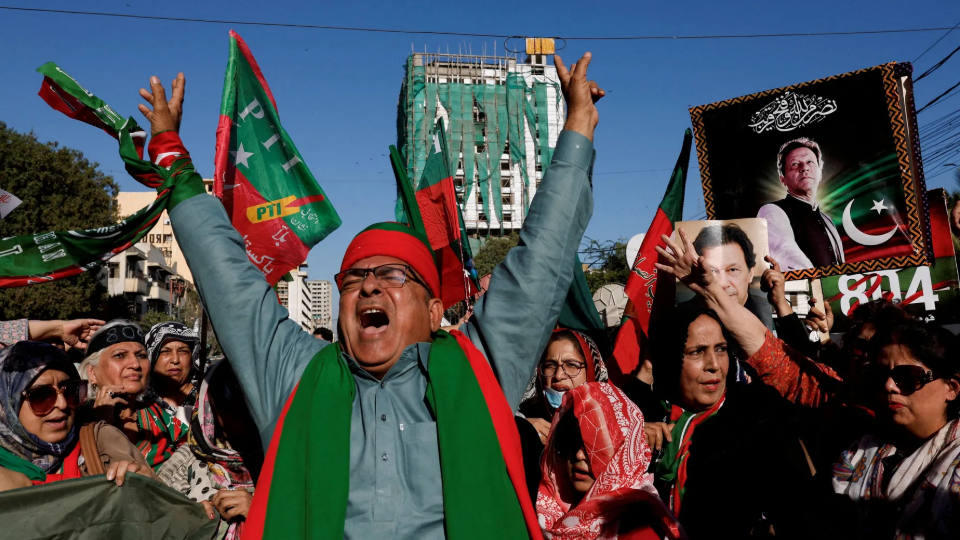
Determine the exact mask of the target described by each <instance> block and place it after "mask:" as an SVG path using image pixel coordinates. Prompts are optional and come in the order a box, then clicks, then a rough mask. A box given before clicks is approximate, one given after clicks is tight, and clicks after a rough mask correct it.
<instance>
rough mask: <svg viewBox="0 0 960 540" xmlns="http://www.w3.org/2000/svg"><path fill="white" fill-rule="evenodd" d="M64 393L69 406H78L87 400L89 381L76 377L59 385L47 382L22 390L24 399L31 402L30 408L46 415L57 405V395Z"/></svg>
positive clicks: (34, 412) (38, 413) (39, 414)
mask: <svg viewBox="0 0 960 540" xmlns="http://www.w3.org/2000/svg"><path fill="white" fill-rule="evenodd" d="M61 394H62V395H63V399H64V400H66V402H67V406H68V407H70V408H73V409H75V408H77V407H79V406H80V404H81V403H83V402H84V401H86V400H87V381H82V380H79V379H74V380H72V381H66V382H64V383H61V384H60V385H59V386H54V385H52V384H45V385H43V386H34V387H33V388H28V389H26V390H24V391H23V392H22V395H23V397H24V399H26V400H27V403H29V404H30V410H32V411H33V414H35V415H37V416H45V415H47V414H49V413H50V411H52V410H53V408H54V407H56V405H57V396H58V395H61Z"/></svg>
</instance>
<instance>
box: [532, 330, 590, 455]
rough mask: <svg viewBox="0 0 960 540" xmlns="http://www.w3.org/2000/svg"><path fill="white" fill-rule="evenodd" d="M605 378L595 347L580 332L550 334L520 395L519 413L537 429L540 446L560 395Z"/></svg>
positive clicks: (556, 331)
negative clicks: (534, 373) (528, 381)
mask: <svg viewBox="0 0 960 540" xmlns="http://www.w3.org/2000/svg"><path fill="white" fill-rule="evenodd" d="M607 378H608V377H607V367H606V366H605V365H604V363H603V358H602V357H601V356H600V350H599V349H598V348H597V344H596V343H595V342H594V341H593V340H592V339H590V337H589V336H587V335H586V334H584V333H582V332H578V331H576V330H570V329H567V328H558V329H557V330H554V331H553V334H551V335H550V340H549V341H547V346H546V348H545V349H544V350H543V356H541V357H540V363H539V364H538V365H537V373H536V375H534V377H533V380H532V381H531V382H530V386H528V387H527V390H526V392H524V394H523V399H522V400H521V402H520V414H521V415H522V416H524V417H525V418H526V419H527V421H528V422H529V423H530V424H532V425H533V427H534V428H535V429H536V430H537V433H538V434H539V436H540V441H541V443H543V442H545V441H546V440H547V433H548V432H549V431H550V422H551V420H553V413H554V411H556V410H557V408H559V407H560V403H561V401H562V400H563V394H564V393H566V392H568V391H570V390H573V389H574V388H576V387H578V386H580V385H581V384H585V383H589V382H606V381H607Z"/></svg>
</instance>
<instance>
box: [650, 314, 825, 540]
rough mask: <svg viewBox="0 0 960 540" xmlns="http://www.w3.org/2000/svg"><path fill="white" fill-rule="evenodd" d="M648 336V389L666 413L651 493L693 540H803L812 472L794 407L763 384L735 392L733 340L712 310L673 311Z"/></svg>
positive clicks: (741, 388)
mask: <svg viewBox="0 0 960 540" xmlns="http://www.w3.org/2000/svg"><path fill="white" fill-rule="evenodd" d="M650 333H651V335H653V336H656V339H653V340H651V348H652V350H651V354H652V360H653V370H654V375H653V376H654V390H655V391H656V392H657V394H658V395H659V396H660V397H661V398H662V399H664V400H666V401H668V402H669V403H670V404H671V407H670V410H669V412H668V413H667V416H666V417H665V418H663V419H662V420H663V421H664V422H666V424H667V425H668V426H669V428H670V433H671V438H670V439H671V440H669V441H668V443H667V444H666V446H665V447H664V449H663V451H662V455H661V456H660V459H659V462H658V463H657V465H656V468H655V470H654V471H655V476H656V480H655V484H656V486H657V489H658V490H659V492H660V496H661V497H662V498H663V500H664V501H666V502H667V503H668V506H669V508H670V509H671V510H672V511H673V512H674V514H675V515H676V516H677V517H678V518H679V519H680V523H682V524H683V526H684V528H685V529H686V531H687V533H688V534H689V535H690V538H692V539H695V540H696V539H699V538H745V537H748V536H750V535H753V534H757V532H758V531H762V530H767V529H769V528H771V527H772V529H773V531H775V533H776V535H777V536H778V537H781V536H782V537H787V538H790V537H803V536H804V535H806V534H808V532H809V531H808V529H807V527H808V526H809V525H813V524H814V523H812V521H815V520H811V519H810V517H811V514H810V512H809V511H808V508H809V501H810V500H811V497H810V492H811V491H812V489H813V482H812V473H811V471H810V470H809V467H808V464H807V460H806V457H805V454H804V451H803V448H802V446H801V444H800V441H799V438H798V427H797V426H796V424H795V422H794V420H793V416H794V415H793V408H792V405H791V404H790V403H789V402H787V401H786V400H785V399H783V397H781V396H780V395H778V394H777V392H776V390H774V389H773V388H770V387H769V386H766V385H764V384H761V383H757V382H754V383H751V384H746V385H744V384H732V383H733V381H734V377H735V375H734V374H733V372H732V370H731V365H732V362H733V359H734V355H733V354H732V353H731V352H730V351H731V349H732V348H733V343H732V338H731V336H730V334H729V333H728V332H727V331H726V329H725V328H724V326H723V325H722V324H720V321H719V318H718V317H717V314H716V313H715V312H713V311H712V310H709V309H707V308H705V307H701V306H699V305H695V304H687V305H681V306H678V307H677V308H675V309H674V310H673V311H671V312H669V313H666V314H664V316H663V317H661V318H659V319H657V320H655V321H654V324H652V325H651V328H650ZM650 420H651V421H652V420H653V419H650ZM774 464H775V467H776V469H775V472H774V471H772V470H770V469H769V468H767V467H769V466H773V465H774Z"/></svg>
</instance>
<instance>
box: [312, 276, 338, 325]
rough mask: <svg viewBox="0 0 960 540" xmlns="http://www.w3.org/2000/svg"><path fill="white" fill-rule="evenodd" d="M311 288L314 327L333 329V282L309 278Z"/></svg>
mask: <svg viewBox="0 0 960 540" xmlns="http://www.w3.org/2000/svg"><path fill="white" fill-rule="evenodd" d="M307 287H309V289H310V313H311V315H312V316H313V326H314V328H329V329H330V330H333V326H331V325H332V323H333V305H332V303H331V302H333V284H332V283H330V282H329V281H327V280H324V279H310V280H307Z"/></svg>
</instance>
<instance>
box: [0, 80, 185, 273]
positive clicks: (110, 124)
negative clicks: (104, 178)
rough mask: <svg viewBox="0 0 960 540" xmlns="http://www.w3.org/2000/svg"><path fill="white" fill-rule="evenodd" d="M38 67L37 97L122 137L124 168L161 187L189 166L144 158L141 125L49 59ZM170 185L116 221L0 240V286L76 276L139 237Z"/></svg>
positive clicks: (151, 221) (162, 206)
mask: <svg viewBox="0 0 960 540" xmlns="http://www.w3.org/2000/svg"><path fill="white" fill-rule="evenodd" d="M37 71H39V72H40V73H42V74H43V75H44V80H43V85H42V86H41V89H40V97H42V98H43V100H44V101H46V102H47V104H49V105H50V106H51V107H53V108H54V109H56V110H58V111H60V112H62V113H64V114H65V115H67V116H69V117H71V118H74V119H76V120H80V121H82V122H85V123H87V124H90V125H92V126H96V127H98V128H100V129H103V130H104V131H105V132H107V134H109V135H111V136H112V137H114V138H116V139H117V140H118V141H119V142H120V157H121V158H122V159H123V161H124V163H125V165H126V169H127V172H129V173H130V174H131V175H132V176H133V177H134V178H135V179H136V180H137V181H139V182H141V183H142V184H144V185H145V186H147V187H152V188H156V187H160V186H161V185H162V184H163V182H164V181H165V179H166V178H172V177H173V176H175V175H177V174H180V173H182V172H185V171H186V170H188V169H190V170H192V165H189V164H188V161H182V162H180V163H179V165H178V167H180V168H179V169H178V168H176V167H174V168H173V170H166V169H163V168H161V167H159V166H156V165H154V164H152V163H150V162H148V161H144V160H143V159H141V158H142V157H143V139H144V137H145V134H144V132H143V129H142V128H140V126H139V125H137V123H136V121H134V119H133V118H127V119H126V120H122V118H121V117H120V115H118V114H117V113H116V112H114V111H113V109H111V108H110V106H109V105H107V104H106V103H104V102H103V100H101V99H99V98H97V97H96V96H95V95H93V94H92V93H91V92H89V91H87V90H86V89H85V88H84V87H83V86H81V85H80V83H78V82H77V81H76V79H74V78H73V77H71V76H70V75H68V74H67V73H66V72H65V71H63V70H62V69H60V67H58V66H57V65H56V64H54V63H53V62H48V63H46V64H44V65H43V66H41V67H40V68H39V69H38V70H37ZM170 194H171V192H170V190H163V191H162V192H161V193H160V194H159V195H158V196H157V199H156V200H155V201H154V202H152V203H151V204H150V205H148V206H147V207H146V208H143V209H141V210H140V211H138V212H136V213H134V214H133V215H131V216H129V217H127V218H126V219H124V220H122V221H121V222H120V223H117V224H112V225H108V226H104V227H100V228H97V229H87V230H78V231H51V232H39V233H35V234H29V235H24V236H15V237H11V238H4V239H3V240H0V287H23V286H25V285H33V284H37V283H46V282H49V281H54V280H57V279H63V278H66V277H71V276H75V275H77V274H80V273H83V272H86V271H89V270H91V269H93V268H96V267H97V266H99V265H100V264H102V263H103V262H104V261H106V260H109V259H110V258H112V257H113V256H114V255H116V254H118V253H120V252H122V251H125V250H126V249H128V248H129V247H130V246H132V245H133V244H135V243H136V242H137V241H139V240H140V239H141V238H142V237H143V236H144V235H145V234H146V233H147V232H148V231H149V230H150V229H151V228H152V227H153V225H154V223H156V221H157V220H158V219H159V218H160V215H161V214H162V213H163V210H164V209H165V208H166V207H167V204H168V201H169V198H170Z"/></svg>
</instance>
